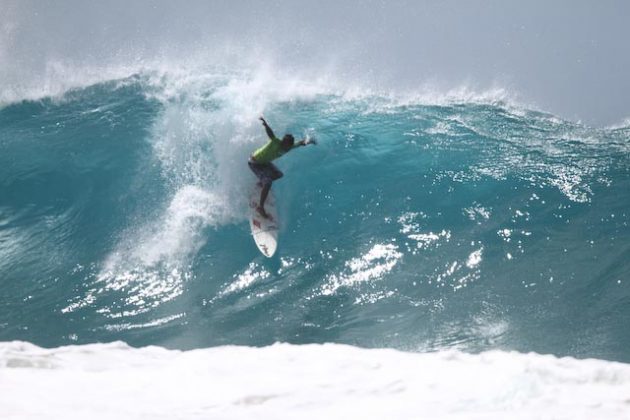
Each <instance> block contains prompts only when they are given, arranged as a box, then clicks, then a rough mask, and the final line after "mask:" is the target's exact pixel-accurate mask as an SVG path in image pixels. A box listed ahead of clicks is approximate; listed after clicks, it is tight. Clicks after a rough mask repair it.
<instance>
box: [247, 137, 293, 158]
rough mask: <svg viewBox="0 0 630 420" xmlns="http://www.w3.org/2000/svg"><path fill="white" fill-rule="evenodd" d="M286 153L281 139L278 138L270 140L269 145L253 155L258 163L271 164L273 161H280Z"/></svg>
mask: <svg viewBox="0 0 630 420" xmlns="http://www.w3.org/2000/svg"><path fill="white" fill-rule="evenodd" d="M286 152H287V150H284V149H283V148H282V142H281V141H280V139H279V138H277V137H273V138H269V141H268V142H267V144H265V145H264V146H263V147H261V148H260V149H258V150H256V151H255V152H254V153H253V154H252V157H253V158H254V160H255V161H256V163H269V162H271V161H272V160H275V159H278V158H279V157H280V156H282V155H284V154H285V153H286Z"/></svg>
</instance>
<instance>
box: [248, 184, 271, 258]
mask: <svg viewBox="0 0 630 420" xmlns="http://www.w3.org/2000/svg"><path fill="white" fill-rule="evenodd" d="M261 189H262V187H261V186H260V185H258V184H256V186H255V187H254V188H253V190H252V192H251V194H250V196H249V227H250V228H251V230H252V236H253V237H254V242H256V246H257V247H258V249H259V250H260V252H262V254H263V255H264V256H265V257H267V258H271V257H272V256H273V254H275V252H276V248H278V212H277V210H276V200H275V198H274V196H273V194H272V193H271V191H269V195H268V196H267V200H266V201H265V212H266V213H267V214H268V215H269V218H265V217H262V216H261V215H260V213H259V212H258V211H257V210H256V207H258V202H259V201H260V191H261Z"/></svg>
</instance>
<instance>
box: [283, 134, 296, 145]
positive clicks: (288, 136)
mask: <svg viewBox="0 0 630 420" xmlns="http://www.w3.org/2000/svg"><path fill="white" fill-rule="evenodd" d="M282 143H284V144H287V145H289V146H290V147H293V144H294V143H295V137H293V135H292V134H285V135H284V137H282Z"/></svg>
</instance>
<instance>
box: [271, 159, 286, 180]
mask: <svg viewBox="0 0 630 420" xmlns="http://www.w3.org/2000/svg"><path fill="white" fill-rule="evenodd" d="M269 176H270V177H271V179H272V180H273V181H275V180H276V179H280V178H282V177H283V176H284V174H283V173H282V171H281V170H280V169H278V168H277V167H276V165H274V164H273V163H270V164H269Z"/></svg>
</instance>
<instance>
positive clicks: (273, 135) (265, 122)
mask: <svg viewBox="0 0 630 420" xmlns="http://www.w3.org/2000/svg"><path fill="white" fill-rule="evenodd" d="M260 121H262V124H263V127H265V131H266V132H267V136H268V137H269V138H270V139H274V138H276V136H275V134H273V130H272V129H271V127H269V124H267V121H265V119H264V118H263V117H260Z"/></svg>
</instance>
